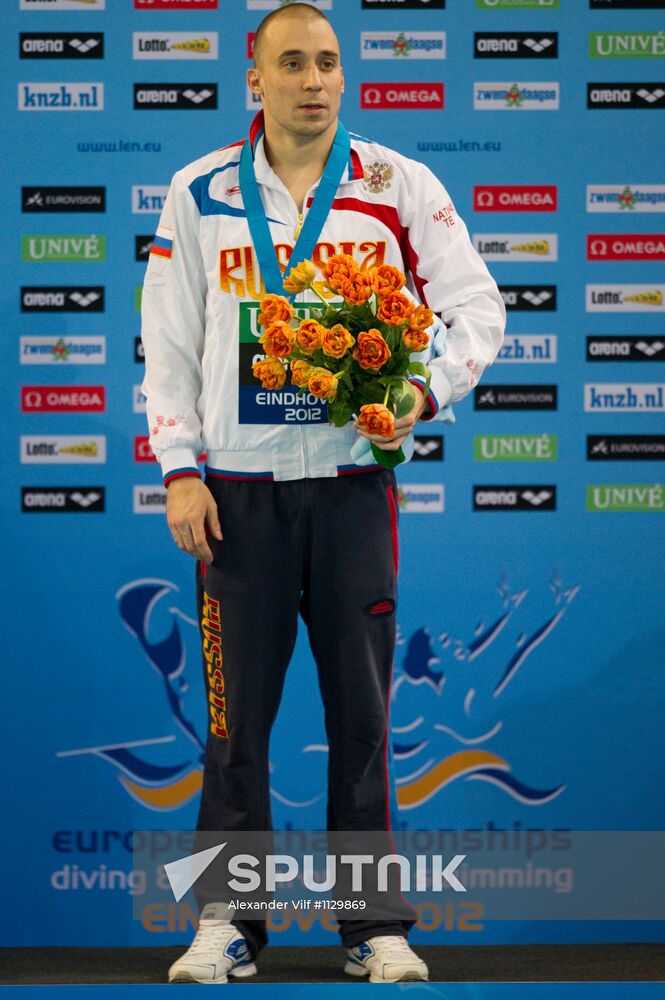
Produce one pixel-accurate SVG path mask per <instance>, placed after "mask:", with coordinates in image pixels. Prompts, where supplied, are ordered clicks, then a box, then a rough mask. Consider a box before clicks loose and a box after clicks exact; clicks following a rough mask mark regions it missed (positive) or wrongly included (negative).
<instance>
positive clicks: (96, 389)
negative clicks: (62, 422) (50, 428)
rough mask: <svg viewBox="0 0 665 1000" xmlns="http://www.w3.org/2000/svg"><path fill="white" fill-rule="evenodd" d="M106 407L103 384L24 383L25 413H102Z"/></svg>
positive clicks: (22, 408)
mask: <svg viewBox="0 0 665 1000" xmlns="http://www.w3.org/2000/svg"><path fill="white" fill-rule="evenodd" d="M105 409H106V389H105V388H104V386H103V385H24V386H22V387H21V410H22V412H23V413H74V412H77V411H79V410H80V411H84V412H87V413H102V412H103V411H104V410H105Z"/></svg>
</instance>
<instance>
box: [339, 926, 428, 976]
mask: <svg viewBox="0 0 665 1000" xmlns="http://www.w3.org/2000/svg"><path fill="white" fill-rule="evenodd" d="M346 954H347V961H346V965H345V966H344V971H345V972H346V973H347V974H348V975H349V976H366V975H367V974H368V973H369V981H370V983H406V982H411V981H414V980H420V981H421V982H422V981H425V982H426V981H427V980H428V978H429V971H428V969H427V966H426V965H425V963H424V962H423V960H422V959H420V958H418V956H417V955H416V953H415V951H412V949H411V948H410V947H409V945H408V943H407V940H406V938H404V937H401V936H400V935H398V934H385V935H384V934H381V935H379V936H378V937H371V938H369V940H368V941H361V943H360V944H357V945H355V946H354V947H353V948H347V949H346Z"/></svg>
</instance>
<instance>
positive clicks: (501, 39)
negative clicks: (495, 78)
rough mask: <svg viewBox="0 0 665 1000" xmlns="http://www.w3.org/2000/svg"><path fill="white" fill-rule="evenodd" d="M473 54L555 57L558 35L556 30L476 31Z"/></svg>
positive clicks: (557, 48) (502, 57) (495, 57)
mask: <svg viewBox="0 0 665 1000" xmlns="http://www.w3.org/2000/svg"><path fill="white" fill-rule="evenodd" d="M473 55H474V58H475V59H556V58H557V56H558V55H559V35H558V32H556V31H538V32H529V31H476V32H474V35H473Z"/></svg>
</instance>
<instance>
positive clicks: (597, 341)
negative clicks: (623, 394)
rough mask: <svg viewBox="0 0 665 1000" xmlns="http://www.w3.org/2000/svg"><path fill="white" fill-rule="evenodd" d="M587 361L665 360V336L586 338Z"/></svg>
mask: <svg viewBox="0 0 665 1000" xmlns="http://www.w3.org/2000/svg"><path fill="white" fill-rule="evenodd" d="M586 360H587V361H665V338H661V337H644V336H642V337H636V336H630V337H629V336H626V337H621V336H605V337H587V338H586Z"/></svg>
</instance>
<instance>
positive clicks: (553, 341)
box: [494, 333, 557, 364]
mask: <svg viewBox="0 0 665 1000" xmlns="http://www.w3.org/2000/svg"><path fill="white" fill-rule="evenodd" d="M556 360H557V338H556V334H553V333H513V334H507V335H506V336H505V338H504V341H503V344H502V345H501V350H500V351H499V353H498V355H497V356H496V358H495V359H494V363H495V364H497V363H498V364H501V363H502V362H503V363H507V364H553V363H554V362H555V361H556Z"/></svg>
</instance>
